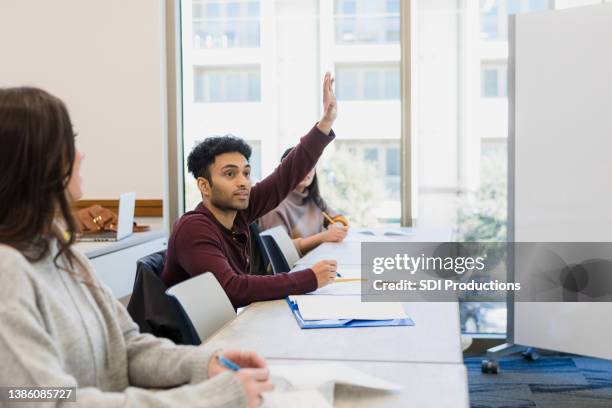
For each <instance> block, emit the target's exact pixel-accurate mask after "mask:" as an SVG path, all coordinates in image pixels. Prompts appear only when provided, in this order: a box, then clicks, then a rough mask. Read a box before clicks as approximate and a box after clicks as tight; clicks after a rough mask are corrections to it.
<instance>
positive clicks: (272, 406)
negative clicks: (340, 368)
mask: <svg viewBox="0 0 612 408" xmlns="http://www.w3.org/2000/svg"><path fill="white" fill-rule="evenodd" d="M263 400H264V403H263V405H262V408H333V407H332V405H331V404H330V403H329V402H328V401H327V400H326V399H325V398H324V397H323V395H321V393H320V392H318V391H316V390H301V391H285V392H276V391H274V392H271V393H267V394H263Z"/></svg>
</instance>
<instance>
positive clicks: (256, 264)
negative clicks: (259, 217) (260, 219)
mask: <svg viewBox="0 0 612 408" xmlns="http://www.w3.org/2000/svg"><path fill="white" fill-rule="evenodd" d="M249 230H250V232H251V265H250V273H251V274H252V275H269V274H271V273H272V272H271V268H270V259H268V255H267V254H266V250H265V249H264V246H263V243H262V242H261V237H260V236H259V232H260V231H259V226H258V225H257V222H252V223H251V224H250V225H249Z"/></svg>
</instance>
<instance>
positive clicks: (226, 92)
mask: <svg viewBox="0 0 612 408" xmlns="http://www.w3.org/2000/svg"><path fill="white" fill-rule="evenodd" d="M193 85H194V90H193V96H194V102H204V103H211V102H258V101H260V100H261V76H260V70H259V67H240V68H234V67H225V68H219V67H215V68H210V67H200V66H196V67H194V70H193Z"/></svg>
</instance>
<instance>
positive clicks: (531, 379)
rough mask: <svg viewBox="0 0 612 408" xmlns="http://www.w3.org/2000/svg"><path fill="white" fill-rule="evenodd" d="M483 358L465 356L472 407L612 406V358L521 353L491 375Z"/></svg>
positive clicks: (503, 361) (592, 407)
mask: <svg viewBox="0 0 612 408" xmlns="http://www.w3.org/2000/svg"><path fill="white" fill-rule="evenodd" d="M482 360H483V357H467V358H466V359H465V365H466V367H467V370H468V382H469V390H470V405H471V407H472V408H523V407H525V408H527V407H529V408H532V407H537V408H553V407H554V408H603V407H606V408H612V361H608V360H599V359H594V358H585V357H577V356H572V355H560V356H542V357H541V358H540V359H539V360H537V361H530V360H527V359H524V358H523V357H522V356H520V355H519V356H512V357H508V358H504V359H501V360H500V366H501V370H500V373H499V374H497V375H492V374H482V372H481V370H480V362H481V361H482Z"/></svg>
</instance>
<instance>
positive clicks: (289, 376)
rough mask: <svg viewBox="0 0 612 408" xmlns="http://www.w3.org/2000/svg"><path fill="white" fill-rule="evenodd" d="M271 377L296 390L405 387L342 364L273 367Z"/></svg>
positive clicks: (399, 388) (392, 388) (387, 389)
mask: <svg viewBox="0 0 612 408" xmlns="http://www.w3.org/2000/svg"><path fill="white" fill-rule="evenodd" d="M269 368H270V376H271V377H280V378H282V379H284V380H286V381H287V382H289V383H290V384H291V386H293V388H294V389H296V390H308V389H310V390H313V389H320V388H321V387H324V386H325V385H326V384H329V383H333V384H344V385H352V386H357V387H366V388H372V389H377V390H386V391H397V390H401V389H402V388H403V387H402V386H400V385H398V384H395V383H392V382H390V381H386V380H383V379H381V378H378V377H375V376H373V375H370V374H366V373H364V372H363V371H360V370H357V369H355V368H352V367H350V366H348V365H346V364H341V363H318V364H282V365H280V364H279V365H271V366H269Z"/></svg>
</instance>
